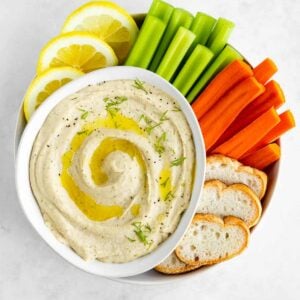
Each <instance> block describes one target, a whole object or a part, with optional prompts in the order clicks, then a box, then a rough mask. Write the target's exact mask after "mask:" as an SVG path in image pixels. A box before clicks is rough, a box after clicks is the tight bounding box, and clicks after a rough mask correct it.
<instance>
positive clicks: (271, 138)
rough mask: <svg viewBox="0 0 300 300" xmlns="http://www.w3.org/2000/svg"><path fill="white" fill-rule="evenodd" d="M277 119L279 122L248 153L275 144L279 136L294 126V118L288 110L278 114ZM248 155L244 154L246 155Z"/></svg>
mask: <svg viewBox="0 0 300 300" xmlns="http://www.w3.org/2000/svg"><path fill="white" fill-rule="evenodd" d="M279 118H280V122H279V123H278V124H277V125H276V126H275V127H274V128H273V129H272V130H271V131H270V132H268V133H267V134H266V135H265V136H264V137H263V139H262V140H261V141H260V142H259V143H258V144H257V145H255V146H254V147H253V148H252V149H250V150H249V151H248V153H252V152H254V151H257V150H258V149H260V148H261V147H263V146H265V145H267V144H270V143H273V142H275V141H276V140H277V139H279V138H280V136H281V135H283V134H284V133H285V132H287V131H288V130H290V129H292V128H294V127H295V126H296V124H295V119H294V116H293V114H292V112H291V111H290V110H287V111H285V112H283V113H282V114H280V115H279ZM248 153H246V155H247V154H248Z"/></svg>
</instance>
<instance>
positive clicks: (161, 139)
mask: <svg viewBox="0 0 300 300" xmlns="http://www.w3.org/2000/svg"><path fill="white" fill-rule="evenodd" d="M166 139H167V134H166V133H165V132H164V133H163V134H162V135H161V136H160V137H159V138H158V139H157V140H156V143H155V144H154V149H155V151H156V152H157V153H159V154H162V153H163V152H164V151H165V147H164V145H163V142H165V141H166Z"/></svg>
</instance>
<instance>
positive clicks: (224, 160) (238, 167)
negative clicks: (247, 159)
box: [206, 154, 268, 199]
mask: <svg viewBox="0 0 300 300" xmlns="http://www.w3.org/2000/svg"><path fill="white" fill-rule="evenodd" d="M214 162H219V163H221V164H226V165H229V164H231V165H233V166H234V169H235V171H236V172H238V173H243V172H245V173H248V174H251V175H254V176H256V177H257V178H259V180H260V182H261V186H262V189H261V190H260V192H259V194H258V195H257V196H258V198H259V199H262V198H263V196H264V195H265V193H266V190H267V183H268V176H267V174H266V173H264V172H263V171H261V170H258V169H255V168H252V167H250V166H245V165H243V164H242V163H240V162H239V161H238V160H236V159H233V158H230V157H228V156H224V155H221V154H213V155H210V156H208V157H207V158H206V164H207V165H208V164H213V163H214Z"/></svg>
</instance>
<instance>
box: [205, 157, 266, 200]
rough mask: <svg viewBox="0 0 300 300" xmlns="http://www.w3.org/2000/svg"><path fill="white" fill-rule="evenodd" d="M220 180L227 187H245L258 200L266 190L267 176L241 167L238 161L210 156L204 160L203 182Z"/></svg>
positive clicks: (249, 168) (252, 169) (255, 170)
mask: <svg viewBox="0 0 300 300" xmlns="http://www.w3.org/2000/svg"><path fill="white" fill-rule="evenodd" d="M216 179H217V180H220V181H222V182H224V183H225V184H227V185H230V184H233V183H242V184H245V185H247V186H248V187H249V188H250V189H251V190H252V191H253V192H254V193H255V194H256V195H257V196H258V198H259V199H262V197H263V196H264V194H265V192H266V188H267V181H268V177H267V175H266V174H265V173H264V172H262V171H260V170H257V169H254V168H251V167H247V166H244V165H242V164H241V163H240V162H239V161H237V160H235V159H232V158H230V157H227V156H223V155H210V156H208V157H207V159H206V172H205V180H206V181H209V180H216Z"/></svg>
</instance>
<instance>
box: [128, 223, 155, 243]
mask: <svg viewBox="0 0 300 300" xmlns="http://www.w3.org/2000/svg"><path fill="white" fill-rule="evenodd" d="M131 225H132V226H133V227H134V230H133V231H134V233H135V234H136V236H137V237H138V239H139V241H140V242H142V243H143V244H144V245H145V246H147V245H148V246H150V245H151V244H152V241H149V240H148V234H149V233H150V232H151V227H150V226H149V224H146V225H144V224H142V222H134V223H132V224H131Z"/></svg>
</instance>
